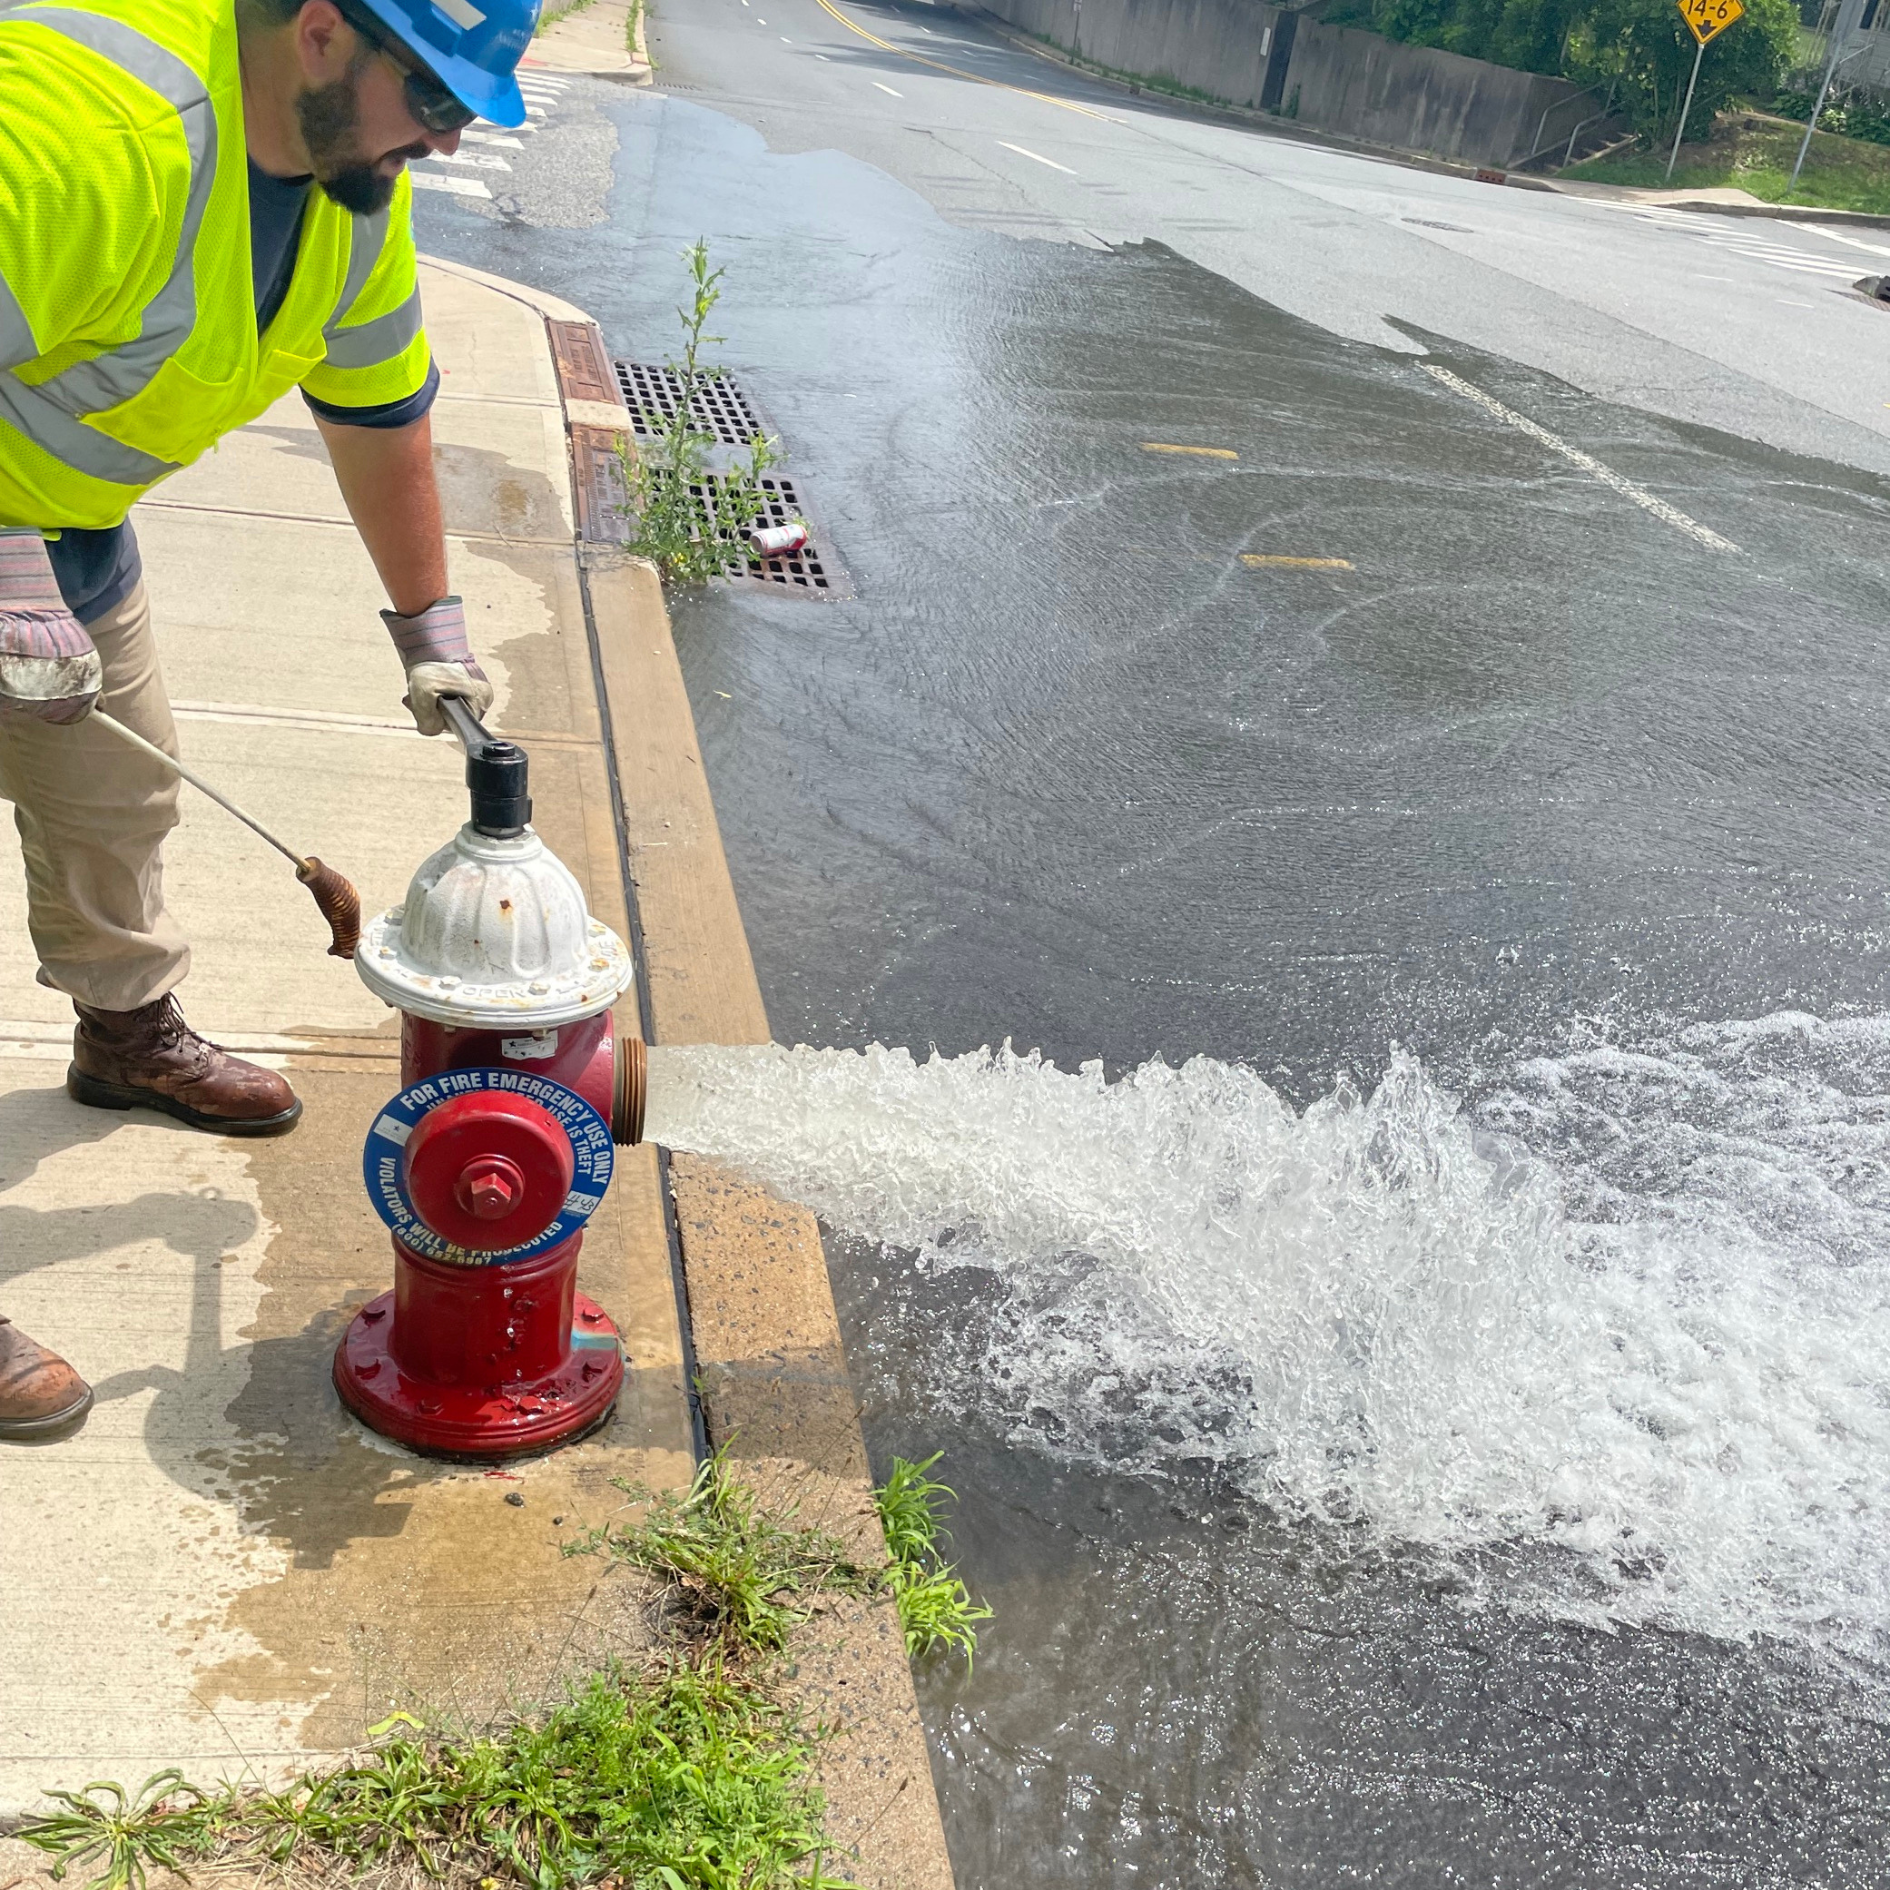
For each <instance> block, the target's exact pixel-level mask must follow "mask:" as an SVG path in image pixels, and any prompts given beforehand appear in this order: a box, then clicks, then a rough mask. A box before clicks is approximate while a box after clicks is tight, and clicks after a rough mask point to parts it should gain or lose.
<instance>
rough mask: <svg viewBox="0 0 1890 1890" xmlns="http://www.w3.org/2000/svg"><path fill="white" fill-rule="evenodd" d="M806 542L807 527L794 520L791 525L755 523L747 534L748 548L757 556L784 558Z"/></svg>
mask: <svg viewBox="0 0 1890 1890" xmlns="http://www.w3.org/2000/svg"><path fill="white" fill-rule="evenodd" d="M806 543H807V527H806V526H805V525H803V524H801V523H800V522H799V520H796V521H795V522H794V523H793V524H792V525H757V526H756V527H755V529H754V530H753V531H752V532H750V533H749V534H748V549H749V550H750V551H752V552H753V553H754V554H755V556H756V557H757V558H785V557H788V556H790V555H791V554H792V553H794V552H796V551H799V550H800V549H801V547H802V546H803V545H805V544H806Z"/></svg>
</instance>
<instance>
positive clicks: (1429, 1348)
mask: <svg viewBox="0 0 1890 1890" xmlns="http://www.w3.org/2000/svg"><path fill="white" fill-rule="evenodd" d="M649 1132H650V1136H651V1139H653V1140H658V1141H662V1142H664V1143H666V1144H668V1145H670V1146H672V1147H678V1148H686V1149H692V1150H695V1151H698V1152H702V1153H706V1154H712V1155H716V1156H719V1157H721V1158H723V1159H725V1160H727V1161H729V1162H731V1163H732V1164H733V1165H735V1166H737V1167H739V1168H740V1169H742V1170H744V1171H746V1172H747V1173H749V1174H751V1175H753V1176H754V1177H756V1178H757V1179H759V1180H761V1181H763V1182H765V1183H766V1184H767V1185H768V1186H770V1187H772V1188H774V1189H775V1190H777V1191H778V1192H780V1193H782V1194H784V1195H787V1196H790V1197H792V1198H794V1199H798V1200H801V1201H804V1202H806V1203H807V1204H808V1205H809V1206H811V1207H812V1208H814V1209H815V1210H816V1211H817V1212H818V1213H819V1214H820V1215H821V1216H822V1217H823V1218H824V1219H825V1220H826V1221H827V1222H828V1223H829V1224H831V1225H832V1226H834V1227H836V1228H838V1229H841V1230H844V1231H846V1232H850V1233H853V1234H857V1235H862V1236H865V1237H867V1238H869V1239H872V1240H876V1241H880V1242H883V1243H886V1244H887V1245H888V1246H889V1247H891V1248H894V1249H906V1250H912V1251H913V1252H914V1253H915V1255H916V1258H915V1259H914V1261H913V1262H912V1264H914V1265H916V1266H920V1267H927V1266H929V1267H934V1268H936V1267H940V1266H951V1267H954V1268H957V1267H966V1266H969V1267H973V1268H979V1269H985V1270H988V1273H989V1275H990V1281H989V1291H988V1292H987V1293H985V1294H984V1295H983V1297H982V1298H980V1297H978V1296H976V1295H974V1297H973V1302H972V1303H973V1305H974V1306H975V1307H976V1308H978V1310H976V1311H974V1312H973V1313H972V1314H971V1315H970V1316H969V1318H968V1320H967V1322H966V1326H967V1331H966V1335H965V1337H964V1340H963V1342H962V1345H961V1346H960V1347H959V1348H958V1349H956V1350H953V1349H952V1348H949V1347H947V1348H945V1349H943V1350H941V1351H940V1352H939V1353H938V1355H937V1357H936V1358H935V1359H928V1361H927V1368H928V1369H929V1370H932V1371H933V1372H935V1373H936V1374H938V1375H939V1376H941V1377H943V1378H945V1379H948V1380H949V1381H950V1382H949V1383H946V1384H944V1385H942V1386H941V1391H942V1392H943V1394H944V1395H947V1396H950V1397H952V1398H953V1399H955V1400H957V1401H960V1402H973V1401H976V1402H980V1403H982V1405H983V1406H984V1407H985V1409H986V1410H987V1412H988V1413H990V1414H992V1415H995V1416H997V1417H998V1418H999V1419H1000V1420H1004V1421H1012V1422H1014V1423H1016V1424H1017V1426H1018V1428H1019V1430H1020V1434H1021V1433H1026V1432H1027V1433H1028V1434H1029V1435H1031V1436H1032V1437H1033V1438H1035V1439H1036V1440H1037V1441H1039V1442H1040V1443H1041V1442H1042V1440H1043V1437H1044V1430H1043V1427H1042V1426H1041V1425H1032V1424H1031V1423H1029V1422H1028V1421H1027V1416H1026V1414H1027V1413H1028V1412H1030V1411H1036V1412H1042V1411H1044V1410H1046V1409H1047V1410H1049V1411H1050V1412H1051V1413H1052V1414H1053V1421H1052V1423H1051V1426H1050V1432H1049V1434H1050V1436H1051V1437H1053V1439H1054V1448H1056V1449H1058V1450H1061V1451H1065V1452H1069V1453H1071V1454H1073V1455H1076V1456H1078V1457H1089V1458H1094V1459H1098V1460H1101V1461H1108V1462H1115V1463H1119V1464H1126V1465H1127V1466H1128V1467H1132V1468H1138V1469H1149V1468H1160V1467H1161V1466H1162V1461H1163V1457H1164V1454H1166V1455H1167V1456H1168V1458H1169V1459H1170V1460H1171V1461H1172V1460H1174V1459H1177V1458H1180V1457H1182V1456H1186V1457H1189V1458H1195V1459H1198V1458H1199V1457H1201V1456H1202V1455H1204V1454H1206V1455H1213V1456H1218V1457H1220V1458H1221V1459H1222V1460H1224V1462H1225V1463H1226V1464H1227V1465H1228V1466H1229V1468H1230V1469H1232V1470H1235V1471H1237V1472H1238V1474H1240V1475H1242V1476H1244V1477H1245V1478H1246V1479H1247V1480H1248V1481H1249V1482H1250V1484H1251V1485H1252V1487H1253V1488H1254V1490H1255V1492H1256V1494H1258V1495H1261V1496H1263V1497H1264V1498H1265V1499H1266V1500H1268V1501H1269V1502H1271V1503H1273V1504H1275V1505H1278V1506H1279V1507H1281V1508H1282V1509H1284V1510H1285V1511H1286V1512H1287V1513H1289V1514H1291V1515H1296V1516H1303V1517H1306V1518H1308V1519H1311V1520H1313V1521H1315V1522H1324V1523H1333V1524H1343V1525H1345V1526H1346V1534H1347V1537H1348V1539H1356V1538H1357V1536H1358V1534H1359V1532H1361V1531H1363V1532H1365V1533H1366V1534H1367V1535H1369V1537H1371V1538H1372V1539H1374V1540H1376V1541H1379V1542H1382V1543H1385V1544H1387V1545H1391V1544H1409V1545H1418V1546H1421V1547H1424V1548H1428V1549H1430V1550H1433V1551H1437V1552H1441V1553H1445V1554H1449V1555H1452V1556H1455V1557H1457V1558H1458V1559H1459V1561H1460V1562H1462V1563H1465V1564H1473V1565H1477V1566H1480V1567H1481V1568H1483V1569H1484V1570H1485V1571H1486V1572H1488V1571H1489V1570H1491V1569H1492V1568H1495V1569H1498V1570H1500V1573H1499V1574H1497V1575H1496V1576H1495V1578H1494V1579H1495V1581H1496V1583H1497V1585H1498V1592H1500V1593H1502V1594H1503V1595H1504V1596H1505V1598H1506V1599H1508V1600H1510V1601H1512V1602H1524V1603H1527V1604H1528V1605H1533V1606H1541V1607H1548V1608H1551V1609H1553V1610H1554V1611H1556V1612H1559V1613H1577V1614H1581V1615H1584V1616H1585V1617H1586V1618H1590V1619H1598V1620H1604V1621H1612V1622H1623V1623H1626V1622H1636V1623H1656V1622H1657V1623H1663V1624H1667V1625H1672V1626H1676V1627H1683V1628H1687V1629H1691V1630H1695V1631H1702V1632H1707V1633H1713V1634H1718V1635H1724V1636H1740V1637H1743V1636H1746V1635H1749V1634H1752V1633H1755V1632H1759V1633H1772V1634H1783V1635H1787V1636H1790V1637H1791V1638H1794V1639H1800V1640H1806V1641H1810V1642H1813V1643H1815V1644H1819V1645H1822V1646H1825V1647H1827V1648H1832V1649H1846V1650H1848V1651H1851V1652H1853V1653H1858V1654H1866V1655H1872V1656H1880V1655H1881V1654H1882V1652H1883V1651H1884V1648H1885V1646H1886V1645H1890V1020H1885V1019H1872V1020H1867V1021H1865V1022H1860V1023H1855V1024H1847V1025H1825V1024H1822V1023H1820V1022H1819V1021H1818V1020H1816V1019H1811V1018H1804V1017H1781V1018H1768V1019H1764V1020H1761V1021H1760V1022H1757V1023H1751V1024H1736V1025H1726V1026H1720V1027H1711V1028H1706V1029H1701V1030H1696V1031H1689V1032H1686V1033H1683V1034H1682V1035H1681V1036H1680V1037H1679V1038H1678V1039H1677V1040H1676V1041H1674V1042H1672V1043H1670V1044H1665V1045H1657V1046H1654V1047H1652V1048H1649V1047H1647V1046H1639V1047H1636V1048H1634V1049H1631V1050H1630V1049H1623V1048H1621V1047H1619V1046H1615V1045H1610V1044H1607V1043H1605V1042H1600V1041H1592V1042H1579V1041H1577V1042H1572V1043H1571V1044H1569V1045H1568V1046H1566V1047H1564V1048H1563V1050H1562V1051H1561V1053H1560V1054H1558V1055H1556V1056H1552V1057H1540V1058H1535V1059H1532V1060H1530V1061H1527V1062H1523V1063H1519V1064H1518V1065H1516V1066H1515V1067H1514V1068H1513V1069H1512V1070H1509V1071H1507V1072H1504V1073H1503V1075H1502V1076H1501V1078H1500V1079H1499V1080H1497V1081H1496V1082H1494V1083H1492V1084H1490V1085H1486V1086H1483V1087H1482V1089H1481V1090H1480V1092H1479V1100H1478V1102H1477V1104H1476V1106H1475V1108H1474V1110H1471V1109H1466V1108H1464V1107H1462V1106H1460V1105H1459V1104H1458V1102H1457V1101H1456V1100H1455V1099H1453V1098H1452V1097H1451V1096H1449V1095H1447V1094H1446V1093H1445V1092H1444V1091H1443V1090H1441V1089H1440V1088H1439V1087H1438V1086H1437V1085H1436V1084H1434V1083H1433V1082H1432V1081H1431V1080H1430V1079H1429V1078H1428V1077H1427V1076H1426V1074H1425V1072H1424V1071H1423V1070H1422V1069H1421V1068H1420V1067H1419V1066H1418V1064H1417V1063H1416V1062H1415V1061H1413V1060H1410V1059H1408V1058H1403V1057H1400V1058H1397V1059H1395V1060H1394V1061H1393V1064H1392V1066H1391V1068H1390V1069H1389V1070H1388V1071H1387V1072H1386V1074H1385V1075H1384V1077H1383V1078H1382V1080H1381V1081H1380V1082H1379V1083H1378V1085H1377V1087H1376V1088H1375V1089H1374V1090H1373V1091H1372V1092H1371V1093H1370V1094H1369V1095H1367V1094H1364V1093H1359V1092H1354V1091H1352V1090H1350V1089H1347V1088H1343V1087H1342V1088H1340V1089H1338V1090H1337V1091H1335V1092H1334V1093H1333V1094H1331V1095H1329V1096H1327V1097H1325V1098H1324V1099H1322V1100H1321V1101H1319V1102H1317V1103H1315V1104H1313V1105H1312V1106H1311V1107H1310V1108H1308V1109H1306V1110H1304V1111H1303V1112H1296V1111H1295V1110H1294V1109H1292V1108H1291V1107H1289V1106H1288V1105H1287V1104H1286V1103H1285V1102H1284V1101H1283V1100H1282V1099H1281V1098H1280V1097H1279V1096H1278V1095H1277V1094H1276V1093H1275V1092H1274V1091H1273V1090H1271V1089H1270V1088H1269V1087H1268V1086H1267V1084H1266V1083H1265V1082H1263V1081H1262V1080H1261V1079H1260V1078H1259V1077H1258V1076H1256V1075H1255V1074H1253V1073H1252V1072H1251V1071H1250V1070H1247V1069H1244V1068H1239V1067H1235V1066H1231V1065H1228V1064H1224V1063H1219V1062H1216V1061H1213V1060H1211V1059H1208V1058H1195V1059H1193V1060H1192V1061H1190V1062H1188V1063H1186V1064H1184V1065H1182V1066H1181V1067H1180V1068H1170V1067H1168V1066H1166V1065H1164V1064H1160V1063H1153V1064H1149V1065H1147V1066H1145V1067H1144V1068H1142V1069H1140V1070H1137V1071H1135V1072H1134V1073H1133V1074H1132V1075H1129V1076H1127V1077H1125V1078H1123V1079H1121V1080H1119V1081H1116V1082H1113V1083H1112V1082H1107V1081H1105V1080H1104V1078H1103V1075H1102V1072H1101V1069H1100V1066H1086V1067H1085V1068H1084V1069H1083V1070H1081V1071H1079V1072H1077V1073H1075V1074H1071V1073H1068V1072H1064V1071H1059V1070H1057V1069H1055V1068H1054V1067H1051V1066H1049V1065H1047V1064H1044V1063H1042V1062H1040V1061H1039V1060H1037V1059H1036V1058H1034V1057H1020V1056H1016V1055H1013V1054H1012V1053H1010V1052H1009V1051H1008V1050H1005V1051H999V1052H995V1053H993V1052H984V1053H980V1054H977V1055H972V1056H963V1057H956V1058H941V1057H933V1058H931V1059H930V1060H928V1061H925V1062H918V1061H915V1060H914V1059H913V1058H912V1056H911V1055H910V1054H909V1053H908V1052H906V1051H904V1050H885V1049H879V1048H874V1049H871V1050H869V1051H866V1052H865V1053H857V1052H848V1051H825V1050H811V1049H805V1048H803V1049H797V1050H792V1051H790V1050H787V1049H783V1048H781V1047H779V1046H768V1047H764V1048H759V1049H754V1048H746V1049H712V1048H700V1049H697V1048H691V1049H681V1048H658V1049H654V1050H653V1051H652V1053H651V1097H650V1110H649ZM1545 1550H1546V1551H1549V1553H1542V1551H1545ZM1519 1551H1520V1553H1519ZM1531 1551H1534V1553H1531ZM1557 1551H1559V1552H1560V1553H1557Z"/></svg>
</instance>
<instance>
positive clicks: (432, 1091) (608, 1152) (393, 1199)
mask: <svg viewBox="0 0 1890 1890" xmlns="http://www.w3.org/2000/svg"><path fill="white" fill-rule="evenodd" d="M481 1090H497V1091H503V1092H504V1093H505V1094H507V1095H510V1096H518V1097H522V1098H523V1099H524V1100H525V1101H526V1102H531V1103H536V1104H537V1105H538V1107H539V1108H541V1109H542V1110H544V1111H545V1112H546V1113H547V1114H548V1115H550V1116H551V1117H552V1118H553V1119H554V1120H555V1121H556V1122H557V1124H558V1126H559V1127H560V1128H561V1129H563V1130H564V1132H565V1134H566V1135H567V1136H568V1137H569V1138H570V1141H571V1153H572V1156H573V1157H574V1160H575V1165H574V1167H573V1169H572V1175H571V1192H570V1193H569V1194H567V1195H566V1196H565V1198H564V1206H563V1207H562V1208H561V1209H560V1210H559V1212H558V1218H557V1219H556V1220H555V1221H553V1222H552V1223H551V1225H550V1226H549V1227H547V1228H546V1229H545V1231H544V1232H543V1233H542V1234H540V1235H539V1236H538V1238H537V1239H536V1240H528V1241H526V1242H525V1243H524V1245H523V1246H519V1247H508V1248H506V1250H505V1251H504V1252H503V1253H473V1252H471V1251H469V1250H468V1249H467V1248H465V1247H461V1246H459V1245H457V1244H456V1243H455V1242H453V1241H450V1240H447V1239H445V1238H444V1237H443V1236H441V1235H439V1234H436V1233H435V1232H434V1231H433V1229H432V1228H430V1227H429V1226H428V1225H427V1224H426V1222H425V1221H423V1220H422V1219H421V1218H420V1216H419V1215H418V1214H417V1213H415V1212H414V1206H413V1203H412V1201H410V1200H409V1199H408V1197H407V1180H406V1163H405V1162H404V1160H403V1159H402V1152H403V1151H404V1150H405V1148H406V1146H407V1138H408V1137H409V1136H411V1135H412V1134H413V1132H414V1130H415V1128H416V1127H418V1126H419V1122H420V1118H421V1117H422V1116H424V1115H425V1114H426V1113H427V1111H428V1110H429V1109H437V1108H438V1107H439V1106H440V1104H441V1103H447V1102H454V1101H457V1100H458V1099H459V1098H460V1097H461V1096H471V1095H476V1094H477V1093H478V1092H479V1091H481ZM615 1159H616V1150H615V1148H614V1146H613V1145H612V1143H611V1139H610V1124H609V1123H607V1122H606V1121H605V1120H604V1118H603V1117H602V1116H600V1115H599V1114H598V1113H597V1111H596V1110H595V1109H593V1108H592V1107H591V1105H590V1104H589V1103H587V1102H586V1101H585V1100H584V1098H583V1097H582V1096H580V1095H579V1094H578V1093H577V1091H576V1090H574V1089H566V1088H565V1086H564V1085H563V1084H562V1083H554V1082H553V1081H552V1080H551V1079H550V1078H549V1077H548V1076H534V1075H533V1074H532V1073H531V1072H530V1071H529V1070H521V1069H517V1068H507V1067H505V1066H499V1067H497V1068H479V1069H471V1070H442V1071H441V1072H440V1073H439V1075H437V1076H429V1077H427V1078H426V1079H425V1080H424V1081H423V1082H419V1083H415V1084H414V1085H413V1086H412V1087H411V1088H409V1089H403V1090H402V1091H401V1092H400V1094H399V1095H398V1096H396V1097H395V1098H394V1099H393V1100H392V1101H391V1102H390V1103H388V1104H387V1105H386V1106H385V1107H384V1108H383V1109H382V1110H381V1112H380V1114H379V1115H378V1116H376V1117H375V1119H374V1126H373V1127H372V1128H371V1129H369V1130H368V1137H367V1144H366V1146H365V1147H364V1148H363V1149H362V1151H361V1178H362V1180H363V1181H364V1182H366V1184H367V1191H368V1199H369V1200H370V1201H372V1202H373V1203H374V1211H375V1212H376V1213H377V1214H378V1215H379V1216H380V1217H381V1219H382V1220H384V1221H385V1222H386V1223H387V1225H388V1226H389V1227H390V1228H392V1229H393V1231H394V1233H395V1235H396V1236H397V1237H398V1238H399V1240H400V1242H401V1244H402V1245H403V1246H406V1247H409V1248H411V1249H412V1250H413V1251H414V1252H415V1253H417V1254H420V1255H422V1256H423V1257H424V1258H426V1259H428V1260H444V1261H447V1262H449V1263H450V1264H452V1265H454V1266H498V1265H503V1264H504V1263H505V1262H506V1261H508V1260H529V1259H530V1258H531V1257H532V1255H533V1254H537V1253H543V1252H544V1251H545V1249H546V1248H547V1247H555V1246H557V1244H558V1243H559V1242H560V1241H561V1240H569V1239H570V1237H571V1236H572V1235H573V1234H575V1233H576V1232H577V1230H578V1229H579V1228H580V1227H582V1226H583V1225H584V1223H585V1222H586V1221H587V1220H589V1219H590V1217H591V1216H592V1215H593V1214H594V1213H596V1211H597V1207H598V1204H599V1202H601V1201H602V1200H603V1198H604V1190H605V1189H606V1188H607V1187H609V1186H610V1172H611V1167H612V1165H613V1163H614V1161H615Z"/></svg>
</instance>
